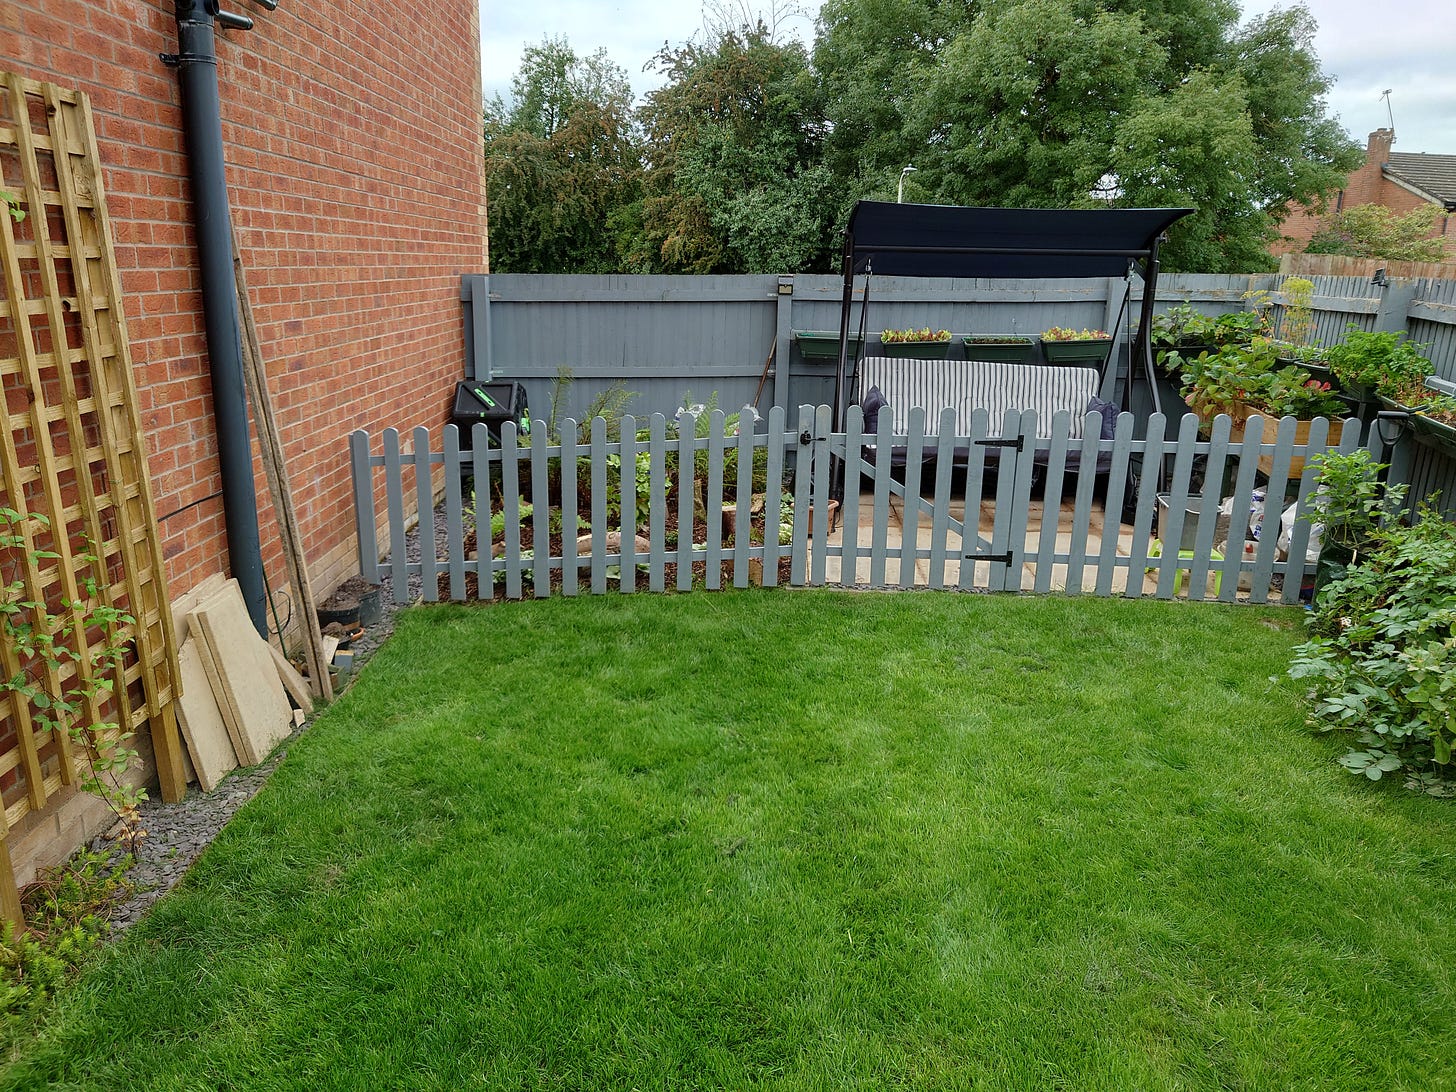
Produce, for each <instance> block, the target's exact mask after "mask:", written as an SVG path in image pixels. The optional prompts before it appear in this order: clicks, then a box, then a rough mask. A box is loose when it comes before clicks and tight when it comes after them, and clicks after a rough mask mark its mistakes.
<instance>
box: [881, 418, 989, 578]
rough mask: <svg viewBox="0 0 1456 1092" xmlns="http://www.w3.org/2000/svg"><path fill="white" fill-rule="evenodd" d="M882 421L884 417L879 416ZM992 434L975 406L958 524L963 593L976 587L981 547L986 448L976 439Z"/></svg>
mask: <svg viewBox="0 0 1456 1092" xmlns="http://www.w3.org/2000/svg"><path fill="white" fill-rule="evenodd" d="M880 416H881V419H883V418H884V416H885V415H884V414H881V415H880ZM990 432H991V416H990V414H989V412H988V411H987V410H985V409H984V408H982V407H979V406H978V407H977V408H975V409H973V410H972V411H971V419H970V432H969V434H968V435H967V437H966V445H967V447H966V507H965V514H964V518H963V520H962V521H961V526H962V528H963V531H962V534H961V567H960V580H959V581H958V586H959V587H960V589H961V590H962V591H966V590H968V589H970V588H973V587H975V585H976V561H975V559H976V556H977V555H978V554H980V552H981V550H980V546H981V492H982V490H983V488H984V486H985V468H986V448H985V446H984V445H982V444H978V443H976V441H977V440H981V439H985V438H987V437H988V436H989V435H990Z"/></svg>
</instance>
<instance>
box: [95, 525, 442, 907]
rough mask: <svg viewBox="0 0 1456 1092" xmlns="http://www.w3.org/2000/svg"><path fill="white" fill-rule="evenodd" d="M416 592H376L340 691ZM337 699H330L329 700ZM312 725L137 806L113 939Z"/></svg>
mask: <svg viewBox="0 0 1456 1092" xmlns="http://www.w3.org/2000/svg"><path fill="white" fill-rule="evenodd" d="M435 525H436V527H438V528H440V530H439V533H438V535H437V539H439V540H441V542H443V539H444V534H445V532H444V520H443V519H436V521H435ZM405 556H406V558H407V559H408V560H409V561H415V562H417V561H419V560H420V541H419V528H418V526H416V527H415V528H413V529H412V530H411V531H410V532H409V534H408V536H407V537H406V539H405ZM436 556H439V555H438V554H437V555H436ZM421 588H422V583H421V578H420V576H419V575H418V574H416V575H412V576H411V577H410V580H409V597H408V600H407V601H406V603H404V604H401V603H399V602H397V601H396V600H395V598H394V592H393V589H392V587H391V586H390V585H389V584H385V585H384V586H383V587H381V588H380V589H379V590H380V597H379V598H380V606H381V608H382V609H381V614H380V619H379V621H378V622H375V623H374V624H373V625H370V626H366V627H365V630H364V636H362V637H360V638H358V639H357V640H355V641H354V643H353V644H352V645H351V646H350V647H351V648H352V649H353V651H354V670H353V673H352V674H351V675H350V677H349V680H348V683H346V684H345V689H347V688H348V685H349V684H352V682H353V680H354V679H355V678H357V677H358V672H359V669H360V668H361V667H363V666H364V664H366V663H367V662H368V661H369V659H370V657H372V656H373V655H374V653H375V652H377V651H378V650H379V648H380V646H381V645H383V644H384V642H385V641H386V640H388V639H389V637H390V635H391V634H392V633H393V632H394V622H395V615H396V614H397V613H398V611H399V609H400V607H401V606H405V605H408V604H409V603H414V602H418V601H419V599H420V597H421ZM341 693H342V691H341ZM340 696H341V695H340V694H335V696H334V697H335V700H337V699H338V698H339V697H340ZM312 725H313V721H312V719H309V720H306V721H304V723H303V725H302V726H301V727H300V728H298V729H297V730H295V731H294V732H293V734H292V735H290V736H289V737H288V738H287V739H286V740H284V741H283V742H282V743H281V744H279V745H278V747H277V748H276V749H275V750H274V751H273V753H272V754H271V755H269V756H268V758H267V759H266V760H265V761H264V762H262V763H260V764H259V765H257V766H252V767H248V768H246V769H239V770H237V771H236V772H234V773H231V774H229V775H228V776H227V777H225V778H224V779H223V781H222V783H221V784H219V785H218V786H217V788H215V789H214V790H213V791H212V792H210V793H204V792H203V791H202V790H201V789H200V788H198V787H197V786H195V785H193V786H191V788H190V789H189V791H188V793H187V798H186V799H185V800H183V801H182V802H181V803H178V804H168V803H165V802H163V801H162V800H160V799H149V800H146V801H144V802H143V803H142V805H141V809H140V810H141V824H142V828H143V829H144V830H146V832H147V837H146V838H144V839H143V840H142V843H141V845H140V846H138V847H137V849H136V850H135V851H134V856H135V857H136V864H135V865H133V866H132V868H131V870H130V871H129V872H128V873H127V878H128V879H129V880H130V881H131V882H132V883H133V884H135V885H136V893H135V894H133V895H132V897H131V898H130V899H128V900H127V901H126V902H124V903H121V904H120V905H119V906H117V907H116V908H115V909H114V910H113V911H112V912H111V914H110V915H109V918H108V920H109V921H110V923H111V927H112V934H113V935H120V934H121V933H123V932H125V931H126V930H127V929H128V928H129V927H130V926H132V925H134V924H136V923H137V922H138V921H140V920H141V919H142V917H143V916H144V915H145V914H146V912H147V910H149V909H150V908H151V906H152V904H153V903H154V902H156V901H157V900H158V899H159V898H161V897H162V896H163V895H165V894H166V893H167V892H168V891H170V890H171V889H172V888H173V887H175V886H176V885H177V882H178V881H179V880H181V879H182V877H183V876H184V875H186V873H187V870H188V869H189V868H191V867H192V864H193V862H194V861H196V860H197V858H198V857H199V856H200V855H201V853H202V851H203V850H204V849H206V848H207V847H208V846H209V845H211V844H212V840H213V839H214V838H216V837H217V835H218V832H219V831H221V830H222V828H223V826H224V825H226V823H227V821H228V820H229V819H231V818H232V817H233V815H234V813H236V812H237V810H238V809H239V808H241V807H242V806H243V805H244V804H246V803H247V802H248V801H249V800H251V799H252V798H253V797H254V796H255V795H256V794H257V792H258V790H259V789H261V788H262V787H263V786H264V784H266V783H267V781H268V777H269V775H270V774H272V772H273V771H274V770H275V769H277V768H278V764H279V763H280V762H282V761H283V759H284V758H285V757H286V756H287V754H288V748H289V745H290V744H291V743H292V742H293V741H294V740H295V739H297V738H298V737H299V736H300V735H302V734H303V733H304V732H307V731H308V730H309V728H310V727H312ZM113 844H114V843H112V842H111V841H110V840H108V838H107V837H106V836H104V835H103V836H98V837H96V838H93V839H92V840H91V842H90V848H91V849H92V850H93V851H99V850H102V849H105V848H108V847H110V846H112V845H113Z"/></svg>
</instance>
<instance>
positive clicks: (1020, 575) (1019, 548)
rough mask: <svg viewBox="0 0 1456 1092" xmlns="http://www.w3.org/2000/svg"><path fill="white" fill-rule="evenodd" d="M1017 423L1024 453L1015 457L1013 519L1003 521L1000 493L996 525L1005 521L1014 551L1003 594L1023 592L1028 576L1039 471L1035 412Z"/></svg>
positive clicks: (1024, 413)
mask: <svg viewBox="0 0 1456 1092" xmlns="http://www.w3.org/2000/svg"><path fill="white" fill-rule="evenodd" d="M1015 421H1016V432H1015V433H1014V434H1013V435H1015V436H1017V437H1020V438H1021V439H1022V440H1023V450H1022V454H1020V455H1019V456H1017V458H1016V475H1015V477H1014V478H1013V482H1012V484H1013V490H1014V491H1013V493H1012V495H1011V511H1010V519H1008V520H1005V521H1003V520H1002V518H1001V508H1000V504H1001V498H1000V491H999V490H998V491H997V499H996V503H997V518H996V526H997V527H998V528H999V527H1001V526H1002V524H1003V522H1004V523H1005V525H1006V532H1005V533H1006V536H1007V539H1006V541H1007V543H1008V545H1009V547H1010V552H1011V561H1010V563H1009V564H1007V565H1006V566H1005V567H1004V572H1005V581H1006V582H1005V585H1004V587H1003V589H1002V590H1004V591H1021V590H1022V588H1021V586H1022V581H1023V579H1024V577H1025V575H1026V570H1025V562H1026V527H1027V524H1028V522H1029V521H1030V514H1031V483H1032V478H1033V475H1034V473H1035V470H1036V466H1035V461H1034V460H1033V459H1032V457H1031V449H1032V448H1033V447H1034V446H1035V444H1036V432H1037V428H1036V410H1031V409H1029V410H1023V411H1022V412H1021V414H1020V415H1019V417H1018V418H1016V419H1015Z"/></svg>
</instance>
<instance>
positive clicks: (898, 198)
mask: <svg viewBox="0 0 1456 1092" xmlns="http://www.w3.org/2000/svg"><path fill="white" fill-rule="evenodd" d="M914 169H915V167H914V166H913V165H911V164H908V163H907V164H906V165H905V169H904V170H903V171H901V172H900V185H899V186H897V187H896V188H895V204H897V205H902V204H904V203H905V176H906V175H907V174H909V173H910V172H911V171H913V170H914Z"/></svg>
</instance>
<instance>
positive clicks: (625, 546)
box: [617, 413, 637, 592]
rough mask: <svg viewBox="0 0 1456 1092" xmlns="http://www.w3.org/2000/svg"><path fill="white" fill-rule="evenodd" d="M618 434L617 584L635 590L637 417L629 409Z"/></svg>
mask: <svg viewBox="0 0 1456 1092" xmlns="http://www.w3.org/2000/svg"><path fill="white" fill-rule="evenodd" d="M621 435H622V438H621V444H620V445H619V449H618V450H619V454H618V456H617V471H618V474H619V480H620V484H619V485H618V492H617V495H618V496H619V497H621V498H622V506H621V514H620V516H619V520H618V528H617V529H618V531H619V532H620V533H621V536H622V545H621V547H620V549H621V554H622V560H621V563H620V564H619V565H618V566H617V586H618V587H619V588H621V590H622V591H624V592H632V591H636V590H637V518H636V517H637V419H636V417H635V416H633V415H632V414H630V413H629V414H627V415H625V416H624V417H623V418H622V434H621ZM629 513H630V515H629Z"/></svg>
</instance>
